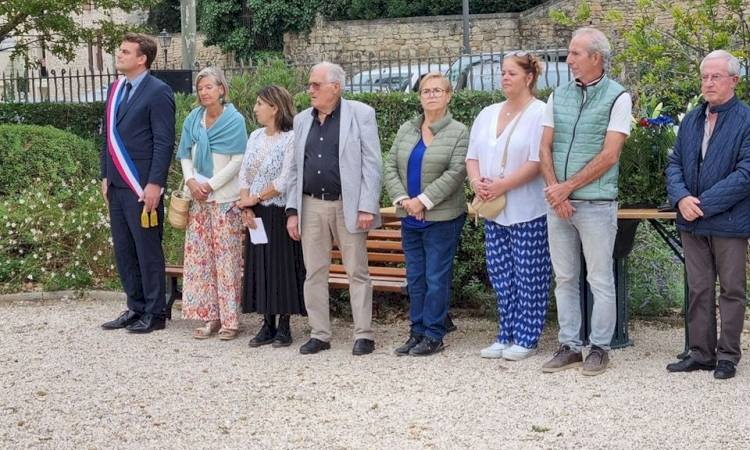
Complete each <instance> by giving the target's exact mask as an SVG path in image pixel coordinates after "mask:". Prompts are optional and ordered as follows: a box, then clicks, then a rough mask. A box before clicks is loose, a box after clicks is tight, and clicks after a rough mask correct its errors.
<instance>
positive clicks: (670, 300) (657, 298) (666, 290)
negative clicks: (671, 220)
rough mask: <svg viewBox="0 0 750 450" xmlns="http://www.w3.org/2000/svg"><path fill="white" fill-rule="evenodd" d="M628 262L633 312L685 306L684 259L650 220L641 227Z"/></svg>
mask: <svg viewBox="0 0 750 450" xmlns="http://www.w3.org/2000/svg"><path fill="white" fill-rule="evenodd" d="M627 264H628V298H629V303H630V305H629V306H630V311H631V313H632V314H634V315H638V316H646V317H654V316H663V315H665V314H669V313H670V312H672V311H673V310H675V309H677V308H680V307H681V306H682V301H683V293H684V281H683V277H682V273H683V269H682V263H681V262H680V260H679V259H678V258H677V257H676V256H675V255H674V254H673V253H672V251H671V250H670V249H669V247H667V246H666V245H665V244H664V241H662V239H661V238H660V237H659V236H658V235H657V234H656V232H655V231H654V230H653V228H652V227H651V226H650V225H648V224H647V223H646V222H643V223H642V224H641V225H640V226H639V227H638V231H637V232H636V239H635V245H634V246H633V252H632V253H631V254H630V257H628V260H627Z"/></svg>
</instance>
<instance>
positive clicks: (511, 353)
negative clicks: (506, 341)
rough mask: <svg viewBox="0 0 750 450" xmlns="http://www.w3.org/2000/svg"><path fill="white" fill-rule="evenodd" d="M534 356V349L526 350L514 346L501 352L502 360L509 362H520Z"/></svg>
mask: <svg viewBox="0 0 750 450" xmlns="http://www.w3.org/2000/svg"><path fill="white" fill-rule="evenodd" d="M534 354H536V349H535V348H526V347H521V346H520V345H515V344H514V345H513V346H512V347H510V348H508V349H505V350H503V358H504V359H507V360H510V361H520V360H522V359H526V358H528V357H529V356H531V355H534Z"/></svg>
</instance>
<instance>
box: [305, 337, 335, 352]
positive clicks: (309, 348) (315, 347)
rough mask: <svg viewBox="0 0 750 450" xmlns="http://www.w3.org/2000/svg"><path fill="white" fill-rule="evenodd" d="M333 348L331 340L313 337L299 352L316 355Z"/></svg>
mask: <svg viewBox="0 0 750 450" xmlns="http://www.w3.org/2000/svg"><path fill="white" fill-rule="evenodd" d="M330 348H331V343H330V342H323V341H321V340H320V339H315V338H311V339H310V340H309V341H307V342H305V344H304V345H303V346H302V347H300V348H299V352H300V353H302V354H303V355H314V354H316V353H318V352H320V351H323V350H329V349H330Z"/></svg>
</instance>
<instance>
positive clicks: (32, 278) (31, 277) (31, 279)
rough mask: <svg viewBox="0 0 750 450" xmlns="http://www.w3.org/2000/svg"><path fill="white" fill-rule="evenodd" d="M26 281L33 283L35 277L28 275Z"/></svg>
mask: <svg viewBox="0 0 750 450" xmlns="http://www.w3.org/2000/svg"><path fill="white" fill-rule="evenodd" d="M26 279H27V280H30V281H33V280H34V275H31V274H28V275H26Z"/></svg>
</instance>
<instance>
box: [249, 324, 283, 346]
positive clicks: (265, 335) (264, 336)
mask: <svg viewBox="0 0 750 450" xmlns="http://www.w3.org/2000/svg"><path fill="white" fill-rule="evenodd" d="M275 337H276V330H272V329H271V326H270V324H269V323H268V321H266V320H264V321H263V326H262V327H261V329H260V331H258V334H256V335H255V337H254V338H252V339H250V342H248V343H247V345H249V346H250V347H253V348H255V347H260V346H261V345H267V344H270V343H272V342H273V339H274V338H275Z"/></svg>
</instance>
